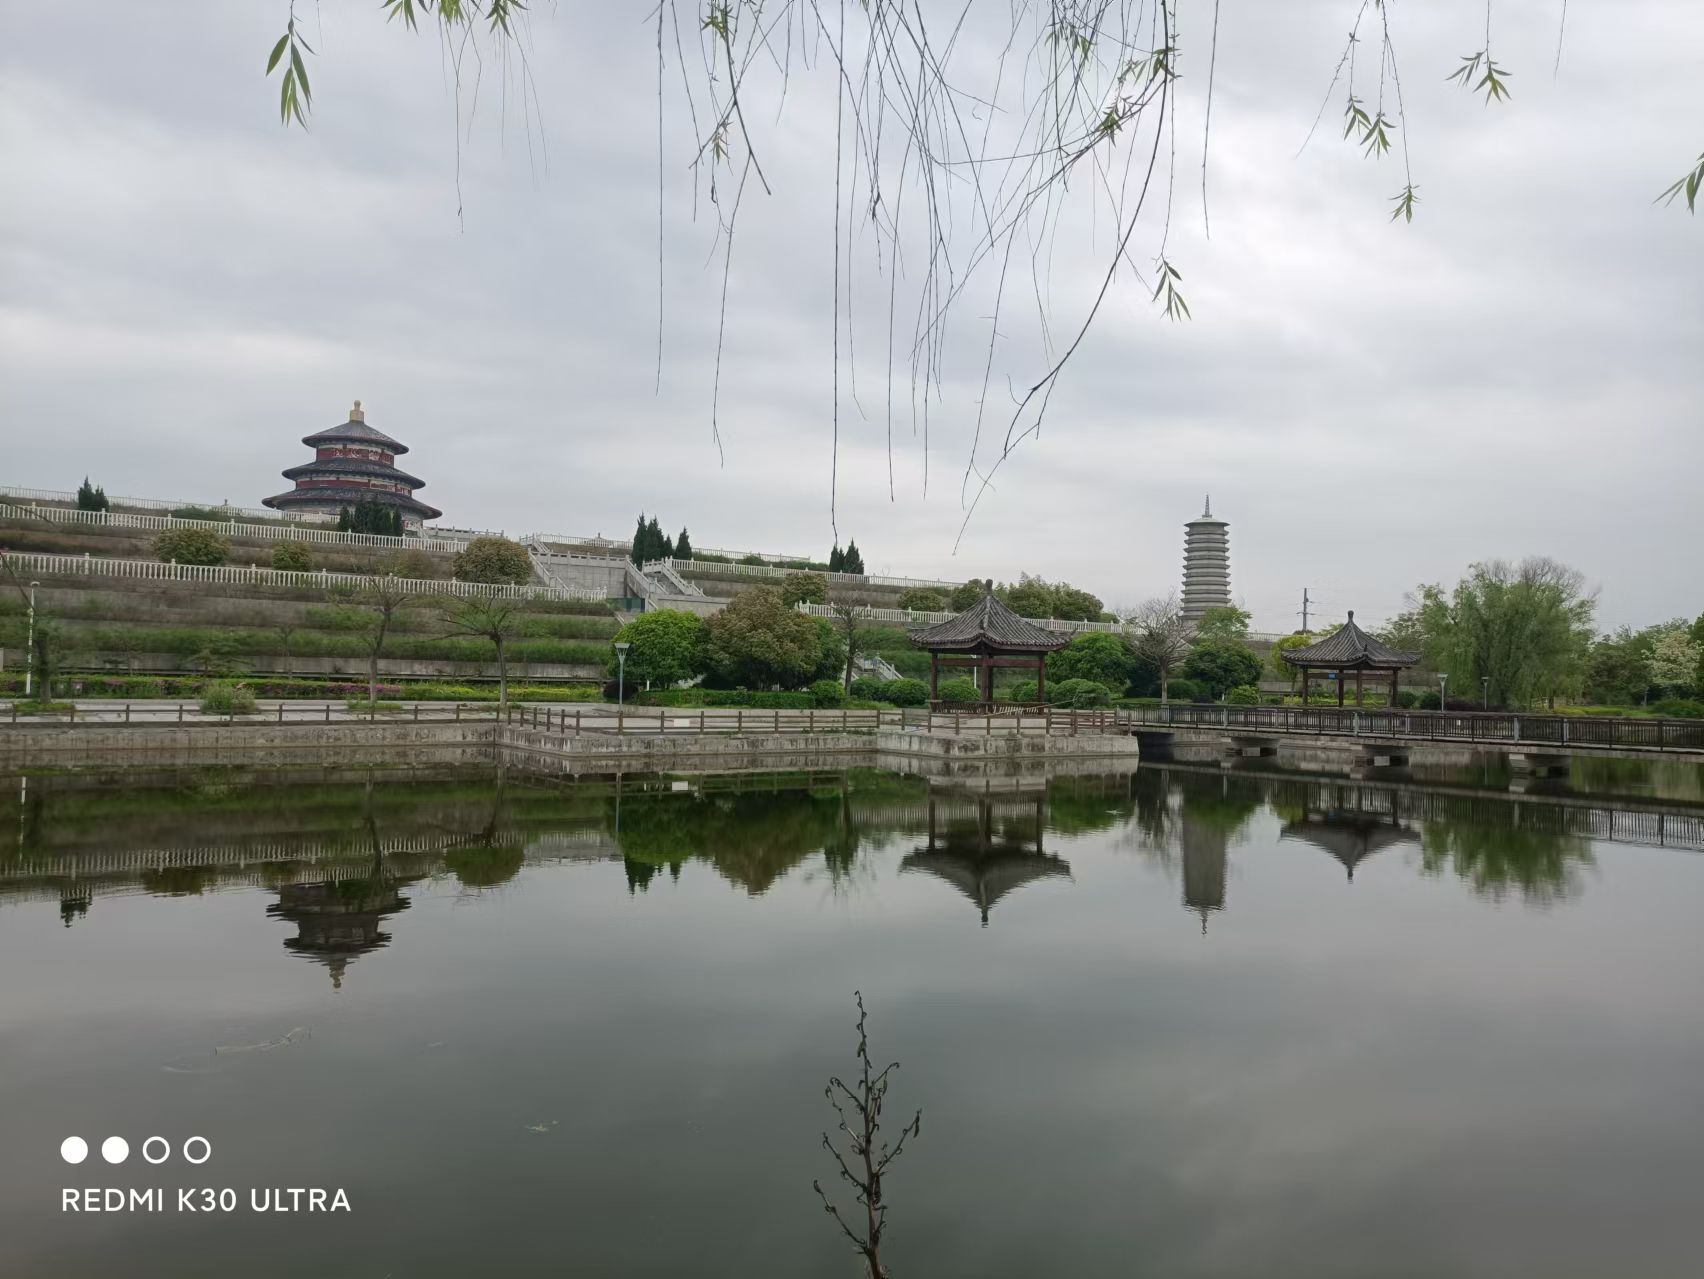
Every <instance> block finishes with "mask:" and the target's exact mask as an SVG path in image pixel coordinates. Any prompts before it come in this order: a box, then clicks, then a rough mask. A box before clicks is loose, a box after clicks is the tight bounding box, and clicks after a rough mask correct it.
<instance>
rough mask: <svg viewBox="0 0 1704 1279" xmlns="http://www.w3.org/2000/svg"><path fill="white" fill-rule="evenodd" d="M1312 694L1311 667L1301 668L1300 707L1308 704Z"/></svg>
mask: <svg viewBox="0 0 1704 1279" xmlns="http://www.w3.org/2000/svg"><path fill="white" fill-rule="evenodd" d="M1312 692H1313V667H1311V666H1304V667H1302V705H1303V706H1304V707H1305V706H1306V705H1307V704H1308V697H1309V696H1310V695H1311V694H1312Z"/></svg>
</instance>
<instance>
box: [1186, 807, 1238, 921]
mask: <svg viewBox="0 0 1704 1279" xmlns="http://www.w3.org/2000/svg"><path fill="white" fill-rule="evenodd" d="M1178 842H1179V844H1180V845H1181V846H1182V851H1183V904H1184V907H1185V908H1186V909H1188V910H1192V911H1194V912H1195V913H1196V914H1197V915H1200V916H1201V932H1202V935H1203V936H1205V935H1206V932H1207V916H1209V915H1211V914H1213V913H1214V912H1215V911H1220V910H1223V909H1225V854H1226V852H1227V851H1228V848H1229V840H1227V839H1226V837H1225V832H1224V830H1223V829H1221V828H1219V827H1214V826H1207V825H1204V824H1201V823H1198V822H1190V821H1187V820H1186V821H1184V822H1183V823H1182V829H1181V830H1180V831H1179V838H1178Z"/></svg>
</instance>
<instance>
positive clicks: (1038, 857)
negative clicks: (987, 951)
mask: <svg viewBox="0 0 1704 1279" xmlns="http://www.w3.org/2000/svg"><path fill="white" fill-rule="evenodd" d="M1073 798H1075V797H1073ZM925 808H926V809H927V811H928V823H929V833H928V834H929V837H928V842H927V843H925V844H924V845H923V846H922V847H921V848H918V849H915V850H914V851H912V852H910V853H907V854H906V855H905V858H904V860H902V861H901V862H900V864H899V868H900V870H901V871H902V872H916V873H920V874H925V875H933V876H935V877H936V878H937V879H941V880H944V881H946V882H947V883H949V884H951V885H952V886H953V887H954V888H956V889H958V890H959V892H961V893H963V894H964V895H965V896H966V897H968V898H969V899H970V900H971V902H972V904H973V905H975V907H976V909H977V912H978V913H979V914H980V915H981V916H982V924H983V927H985V928H986V927H987V926H988V912H989V911H990V910H991V909H993V907H994V904H995V903H996V902H998V901H999V900H1000V899H1001V898H1002V897H1004V896H1006V895H1007V894H1008V893H1011V892H1015V891H1016V890H1017V889H1019V888H1022V887H1023V886H1024V885H1025V884H1029V883H1033V882H1035V881H1036V880H1040V879H1047V878H1050V877H1053V876H1062V877H1064V878H1065V879H1069V878H1070V877H1071V866H1070V863H1069V862H1066V861H1065V860H1063V859H1062V858H1059V857H1054V856H1052V855H1050V854H1049V853H1048V852H1047V851H1046V850H1045V849H1044V848H1043V846H1042V844H1043V838H1044V832H1045V831H1046V829H1047V794H1046V792H1045V791H1044V790H1037V791H1036V792H1035V793H1034V794H1033V795H1029V796H1025V797H1019V798H1012V797H1001V798H998V799H996V798H995V797H993V796H989V795H975V796H972V797H970V798H969V799H965V798H961V797H958V796H953V795H940V794H937V793H936V792H935V791H933V790H931V791H930V793H929V797H928V799H927V801H925Z"/></svg>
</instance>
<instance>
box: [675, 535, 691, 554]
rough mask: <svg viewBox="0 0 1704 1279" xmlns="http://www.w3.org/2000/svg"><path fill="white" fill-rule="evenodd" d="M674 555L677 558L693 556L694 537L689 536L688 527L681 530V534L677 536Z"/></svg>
mask: <svg viewBox="0 0 1704 1279" xmlns="http://www.w3.org/2000/svg"><path fill="white" fill-rule="evenodd" d="M674 557H675V558H676V559H677V560H689V559H691V558H692V539H691V538H689V537H687V535H686V529H685V528H684V527H683V528H682V529H681V530H680V536H679V537H677V538H675V544H674Z"/></svg>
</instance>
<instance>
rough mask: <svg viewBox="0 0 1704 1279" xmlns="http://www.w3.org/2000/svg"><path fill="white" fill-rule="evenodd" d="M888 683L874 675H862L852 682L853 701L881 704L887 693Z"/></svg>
mask: <svg viewBox="0 0 1704 1279" xmlns="http://www.w3.org/2000/svg"><path fill="white" fill-rule="evenodd" d="M887 685H888V682H887V681H886V680H885V679H877V678H876V677H875V676H873V675H860V676H859V677H858V678H857V679H855V680H853V681H852V688H851V690H850V692H851V696H852V699H853V700H854V701H859V702H879V701H881V700H883V699H882V694H883V693H884V692H886V691H887Z"/></svg>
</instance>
